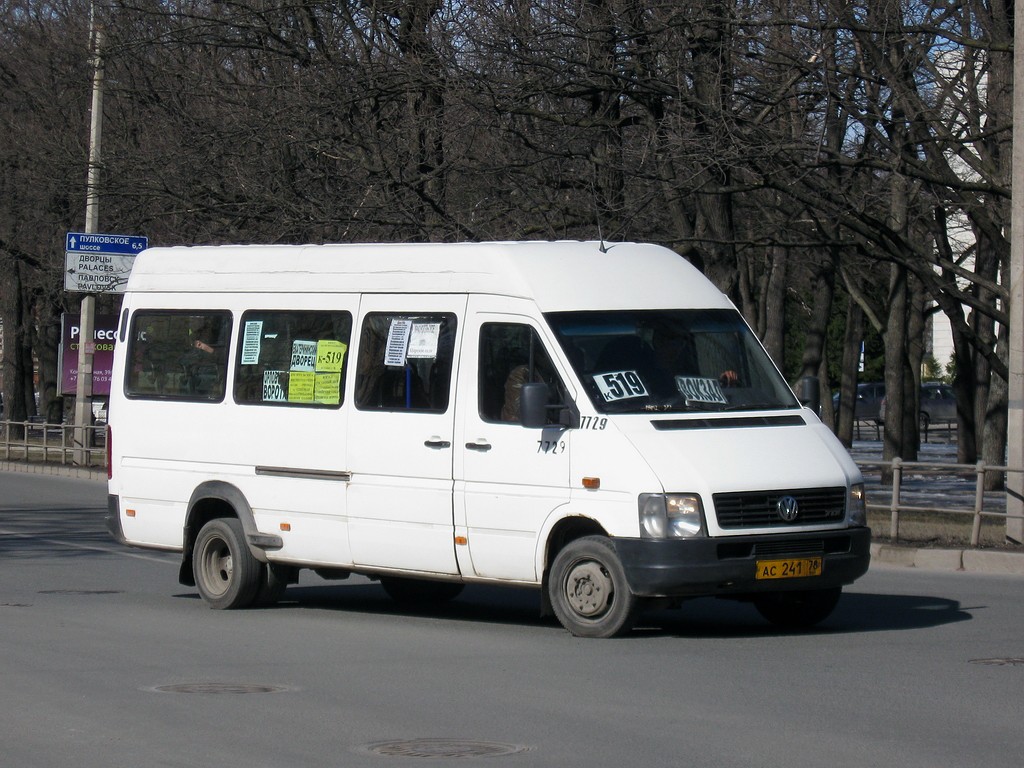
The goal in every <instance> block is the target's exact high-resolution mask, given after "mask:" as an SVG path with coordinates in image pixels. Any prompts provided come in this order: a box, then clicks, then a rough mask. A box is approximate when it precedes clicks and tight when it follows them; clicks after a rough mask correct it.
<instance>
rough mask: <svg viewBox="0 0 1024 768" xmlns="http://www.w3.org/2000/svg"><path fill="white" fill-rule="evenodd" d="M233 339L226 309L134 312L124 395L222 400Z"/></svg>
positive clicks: (209, 400) (169, 398)
mask: <svg viewBox="0 0 1024 768" xmlns="http://www.w3.org/2000/svg"><path fill="white" fill-rule="evenodd" d="M230 338H231V313H230V312H227V311H220V310H218V311H203V310H186V311H166V310H146V311H140V312H136V313H135V314H134V315H133V316H132V322H131V330H130V332H129V335H128V354H127V371H126V374H125V384H124V391H125V395H127V396H128V397H134V398H141V399H154V400H197V401H208V402H220V401H221V400H223V399H224V390H225V386H226V381H227V360H228V343H229V340H230Z"/></svg>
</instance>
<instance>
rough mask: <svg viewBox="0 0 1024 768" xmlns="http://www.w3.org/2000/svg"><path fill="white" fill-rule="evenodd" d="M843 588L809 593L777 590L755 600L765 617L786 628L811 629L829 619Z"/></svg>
mask: <svg viewBox="0 0 1024 768" xmlns="http://www.w3.org/2000/svg"><path fill="white" fill-rule="evenodd" d="M842 593H843V588H842V587H834V588H833V589H815V590H808V591H806V592H777V593H775V594H771V595H763V596H761V597H758V598H757V599H756V600H754V607H755V608H757V612H758V613H760V614H761V616H763V617H764V618H765V619H767V620H768V621H770V622H771V623H772V624H774V625H775V626H777V627H781V628H783V629H808V628H810V627H813V626H814V625H815V624H819V623H820V622H822V621H824V620H825V619H827V618H828V617H829V616H831V615H832V611H834V610H835V607H836V604H837V603H838V602H839V596H840V595H841V594H842Z"/></svg>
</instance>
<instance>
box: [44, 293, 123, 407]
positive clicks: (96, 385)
mask: <svg viewBox="0 0 1024 768" xmlns="http://www.w3.org/2000/svg"><path fill="white" fill-rule="evenodd" d="M94 324H95V327H94V328H93V343H94V344H95V345H96V347H95V350H94V351H93V358H92V394H93V396H94V397H109V395H110V371H111V369H112V368H113V367H114V340H115V338H116V337H117V315H96V318H95V320H94ZM80 325H81V324H80V316H79V315H77V314H70V313H67V312H65V313H64V314H62V315H61V332H60V355H59V365H60V377H59V378H58V385H57V394H58V395H74V394H75V393H76V391H77V389H78V347H79V344H80V343H81V338H80V336H81V327H80Z"/></svg>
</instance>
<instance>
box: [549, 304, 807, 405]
mask: <svg viewBox="0 0 1024 768" xmlns="http://www.w3.org/2000/svg"><path fill="white" fill-rule="evenodd" d="M545 317H546V318H547V320H548V322H549V323H550V325H551V328H552V329H553V330H554V332H555V335H556V336H557V337H558V341H559V343H560V344H561V346H562V349H563V350H564V351H565V354H566V357H567V358H568V359H569V361H570V362H571V363H572V365H573V367H574V369H575V371H576V375H577V376H579V378H580V380H581V381H582V382H583V386H584V387H585V389H586V390H587V395H588V396H589V397H590V399H591V401H592V402H593V404H594V407H595V408H596V409H597V410H598V411H599V412H601V413H660V412H694V411H705V412H712V411H748V410H766V409H779V408H798V407H800V406H799V403H798V402H797V400H796V398H795V397H794V396H793V392H792V390H790V388H789V386H788V385H787V384H786V382H785V381H784V380H783V378H782V376H781V375H780V374H779V372H778V370H777V369H776V367H775V365H774V364H773V363H772V361H771V360H770V359H769V357H768V355H767V353H766V352H765V351H764V348H763V347H762V346H761V344H760V342H758V340H757V338H756V337H755V336H754V334H753V333H752V332H751V330H750V328H749V327H748V326H747V324H746V323H745V322H744V321H743V319H742V318H741V317H740V315H739V313H738V312H736V311H735V310H731V309H655V310H624V311H609V312H553V313H549V314H547V315H545Z"/></svg>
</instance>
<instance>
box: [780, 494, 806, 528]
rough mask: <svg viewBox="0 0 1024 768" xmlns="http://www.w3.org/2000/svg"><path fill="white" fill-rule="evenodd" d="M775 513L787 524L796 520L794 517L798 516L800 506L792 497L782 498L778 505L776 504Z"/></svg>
mask: <svg viewBox="0 0 1024 768" xmlns="http://www.w3.org/2000/svg"><path fill="white" fill-rule="evenodd" d="M775 511H776V512H778V513H779V517H781V518H782V519H783V520H785V521H786V522H787V523H792V522H793V521H794V520H796V516H797V515H799V514H800V505H799V504H798V503H797V500H796V499H794V498H793V497H792V496H783V497H782V498H781V499H779V501H778V503H776V505H775Z"/></svg>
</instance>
